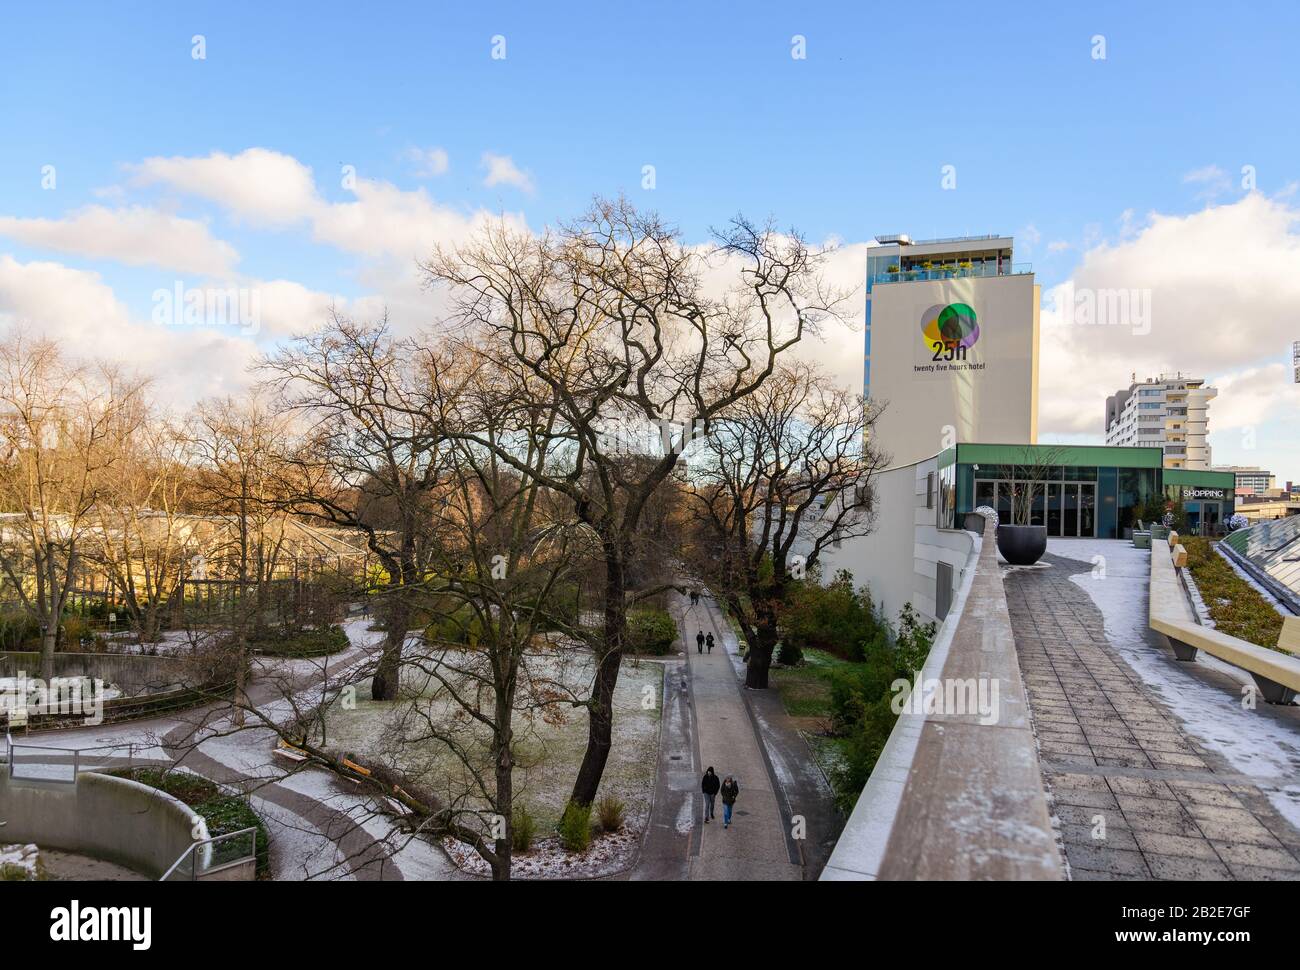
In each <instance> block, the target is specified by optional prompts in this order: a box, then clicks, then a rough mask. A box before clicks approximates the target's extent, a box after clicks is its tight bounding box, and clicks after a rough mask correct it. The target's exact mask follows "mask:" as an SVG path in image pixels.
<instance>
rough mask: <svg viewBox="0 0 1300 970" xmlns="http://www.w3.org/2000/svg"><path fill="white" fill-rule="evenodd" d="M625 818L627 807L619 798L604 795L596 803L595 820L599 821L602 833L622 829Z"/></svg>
mask: <svg viewBox="0 0 1300 970" xmlns="http://www.w3.org/2000/svg"><path fill="white" fill-rule="evenodd" d="M626 817H627V806H626V805H624V804H623V800H622V799H621V798H615V797H614V796H613V795H606V796H605V797H604V798H602V799H601V800H600V801H598V802H597V803H596V818H597V819H598V820H599V821H600V828H601V831H602V832H617V831H618V830H619V829H621V828H622V827H623V823H624V821H626Z"/></svg>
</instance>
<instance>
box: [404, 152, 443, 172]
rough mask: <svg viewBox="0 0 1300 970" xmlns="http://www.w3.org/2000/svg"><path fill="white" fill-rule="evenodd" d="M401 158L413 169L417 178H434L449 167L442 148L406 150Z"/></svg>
mask: <svg viewBox="0 0 1300 970" xmlns="http://www.w3.org/2000/svg"><path fill="white" fill-rule="evenodd" d="M403 157H404V158H405V159H406V160H407V161H408V162H410V163H411V164H412V165H413V166H414V167H415V174H416V176H417V177H418V178H436V177H437V176H439V175H445V174H446V173H447V169H449V168H450V167H451V159H450V158H448V157H447V151H446V149H444V148H408V149H407V150H406V152H405V153H404V155H403Z"/></svg>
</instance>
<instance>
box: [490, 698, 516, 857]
mask: <svg viewBox="0 0 1300 970" xmlns="http://www.w3.org/2000/svg"><path fill="white" fill-rule="evenodd" d="M497 712H498V713H497V716H498V717H500V716H501V705H499V704H498V705H497ZM506 716H507V717H508V716H509V714H508V713H507V715H506ZM513 769H514V759H513V758H512V757H511V755H510V748H509V743H508V742H507V744H506V746H505V748H504V749H503V750H501V751H500V752H498V754H497V764H496V785H497V797H496V804H497V811H498V812H500V813H501V815H502V817H503V818H504V819H505V826H504V828H505V838H502V839H497V841H496V845H495V846H494V847H493V848H494V850H495V852H496V861H495V862H493V863H492V879H493V880H494V881H496V882H509V881H510V862H511V854H512V852H513V851H514V836H515V819H514V776H513V774H512V772H513Z"/></svg>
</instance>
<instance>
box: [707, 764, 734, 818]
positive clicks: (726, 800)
mask: <svg viewBox="0 0 1300 970" xmlns="http://www.w3.org/2000/svg"><path fill="white" fill-rule="evenodd" d="M700 790H701V791H703V792H704V821H705V823H708V822H711V821H712V820H713V818H714V815H713V805H714V799H715V798H717V797H718V795H719V794H721V795H722V827H723V828H724V829H728V828H731V810H732V808H733V807H734V806H735V804H736V796H737V795H739V794H740V786H739V785H738V784H736V779H734V778H732V777H731V775H727V777H726V778H724V779H722V781H721V782H719V781H718V776H717V775H716V774H714V771H713V765H709V768H708V770H707V771H705V772H704V780H703V781H701V782H700Z"/></svg>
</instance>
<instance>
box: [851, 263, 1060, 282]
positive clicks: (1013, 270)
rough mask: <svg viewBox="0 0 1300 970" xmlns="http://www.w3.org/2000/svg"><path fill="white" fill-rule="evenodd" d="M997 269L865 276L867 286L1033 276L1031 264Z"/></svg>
mask: <svg viewBox="0 0 1300 970" xmlns="http://www.w3.org/2000/svg"><path fill="white" fill-rule="evenodd" d="M998 270H999V267H998V266H997V265H996V264H993V265H988V264H985V265H981V266H971V267H969V268H965V269H963V268H962V267H960V266H951V265H949V266H939V267H932V268H930V269H920V268H916V269H911V268H909V269H900V270H898V271H896V272H890V271H885V272H878V273H870V274H868V276H867V286H872V285H873V284H875V283H914V282H916V283H919V282H925V281H928V280H954V279H962V278H963V277H968V276H976V277H985V276H1030V275H1033V272H1034V267H1033V264H1032V263H1003V264H1002V266H1001V272H999V271H998Z"/></svg>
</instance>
